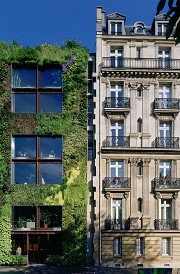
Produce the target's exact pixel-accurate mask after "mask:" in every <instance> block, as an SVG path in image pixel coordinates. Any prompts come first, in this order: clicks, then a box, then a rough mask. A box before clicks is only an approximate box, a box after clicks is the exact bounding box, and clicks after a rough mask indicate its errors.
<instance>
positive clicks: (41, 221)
mask: <svg viewBox="0 0 180 274" xmlns="http://www.w3.org/2000/svg"><path fill="white" fill-rule="evenodd" d="M37 213H38V214H37ZM61 226H62V207H61V206H40V207H39V206H38V207H36V206H13V208H12V227H13V228H16V229H17V228H28V230H31V229H35V228H47V227H49V228H53V227H56V228H61ZM21 236H22V235H21Z"/></svg>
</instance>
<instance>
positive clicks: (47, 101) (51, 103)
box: [39, 93, 62, 113]
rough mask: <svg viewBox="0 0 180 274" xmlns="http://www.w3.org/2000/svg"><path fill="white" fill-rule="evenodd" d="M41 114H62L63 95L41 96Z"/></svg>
mask: <svg viewBox="0 0 180 274" xmlns="http://www.w3.org/2000/svg"><path fill="white" fill-rule="evenodd" d="M39 112H40V113H61V112H62V95H61V94H52V93H51V94H46V93H44V94H42V93H41V94H40V111H39Z"/></svg>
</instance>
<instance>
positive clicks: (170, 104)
mask: <svg viewBox="0 0 180 274" xmlns="http://www.w3.org/2000/svg"><path fill="white" fill-rule="evenodd" d="M154 108H155V109H167V110H168V109H176V110H180V100H179V99H177V98H156V99H155V100H154Z"/></svg>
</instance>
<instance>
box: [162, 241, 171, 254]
mask: <svg viewBox="0 0 180 274" xmlns="http://www.w3.org/2000/svg"><path fill="white" fill-rule="evenodd" d="M161 252H162V255H163V256H168V255H171V238H162V240H161Z"/></svg>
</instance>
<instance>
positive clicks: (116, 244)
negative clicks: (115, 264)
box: [114, 237, 122, 256]
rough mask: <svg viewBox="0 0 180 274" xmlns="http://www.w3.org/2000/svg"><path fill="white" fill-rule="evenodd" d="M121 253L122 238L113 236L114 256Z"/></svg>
mask: <svg viewBox="0 0 180 274" xmlns="http://www.w3.org/2000/svg"><path fill="white" fill-rule="evenodd" d="M121 255H122V238H120V237H118V238H114V256H121Z"/></svg>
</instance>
